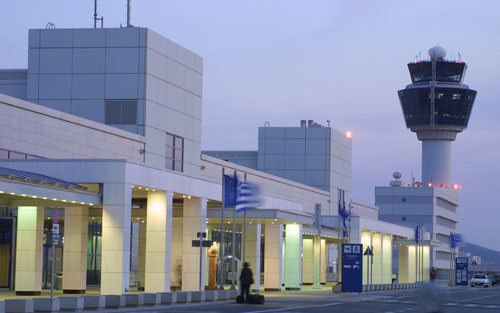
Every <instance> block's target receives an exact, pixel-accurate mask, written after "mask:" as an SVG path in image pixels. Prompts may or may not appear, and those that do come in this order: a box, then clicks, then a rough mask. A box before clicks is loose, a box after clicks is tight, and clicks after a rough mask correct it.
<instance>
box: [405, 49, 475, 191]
mask: <svg viewBox="0 0 500 313" xmlns="http://www.w3.org/2000/svg"><path fill="white" fill-rule="evenodd" d="M429 56H430V60H425V61H417V60H415V61H414V62H412V63H409V64H408V69H409V71H410V76H411V80H412V84H410V85H408V86H406V88H405V89H403V90H399V91H398V95H399V101H400V102H401V108H402V109H403V115H404V118H405V121H406V127H408V128H409V129H410V130H411V131H412V132H415V133H417V138H418V140H420V141H422V183H424V184H425V185H429V184H431V186H433V187H447V186H450V185H451V182H450V163H451V162H450V161H451V142H452V141H454V140H455V138H456V136H457V134H458V133H460V132H462V131H463V130H464V129H465V128H467V124H468V122H469V117H470V113H471V111H472V105H473V103H474V99H475V97H476V93H477V92H476V91H475V90H472V89H469V86H467V85H465V84H463V79H464V75H465V72H466V70H467V65H466V64H465V63H464V62H462V60H455V61H451V60H446V59H445V57H446V50H445V49H444V48H443V47H440V46H436V47H433V48H431V49H429Z"/></svg>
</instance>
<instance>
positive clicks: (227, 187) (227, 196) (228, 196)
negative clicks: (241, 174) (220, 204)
mask: <svg viewBox="0 0 500 313" xmlns="http://www.w3.org/2000/svg"><path fill="white" fill-rule="evenodd" d="M223 187H224V209H225V208H228V207H231V206H235V205H236V201H237V198H238V194H237V193H238V176H237V175H236V174H234V175H233V176H230V175H224V186H223Z"/></svg>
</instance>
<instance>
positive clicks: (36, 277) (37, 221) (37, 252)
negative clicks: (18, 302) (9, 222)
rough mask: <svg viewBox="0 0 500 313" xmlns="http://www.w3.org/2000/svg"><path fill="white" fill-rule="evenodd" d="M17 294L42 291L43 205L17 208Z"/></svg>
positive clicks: (30, 293)
mask: <svg viewBox="0 0 500 313" xmlns="http://www.w3.org/2000/svg"><path fill="white" fill-rule="evenodd" d="M16 240H17V244H16V282H15V283H16V295H30V296H31V295H40V293H41V291H42V261H43V260H42V259H43V207H30V206H20V207H18V208H17V237H16Z"/></svg>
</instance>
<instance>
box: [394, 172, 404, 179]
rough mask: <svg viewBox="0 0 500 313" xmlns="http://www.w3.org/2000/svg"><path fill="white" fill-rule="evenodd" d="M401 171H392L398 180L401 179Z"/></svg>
mask: <svg viewBox="0 0 500 313" xmlns="http://www.w3.org/2000/svg"><path fill="white" fill-rule="evenodd" d="M401 176H402V175H401V173H400V172H394V173H392V177H394V178H395V179H396V180H398V179H400V178H401Z"/></svg>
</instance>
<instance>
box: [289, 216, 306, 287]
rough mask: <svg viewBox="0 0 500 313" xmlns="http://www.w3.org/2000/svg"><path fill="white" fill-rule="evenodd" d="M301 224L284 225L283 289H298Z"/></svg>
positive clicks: (299, 281) (300, 260) (300, 258)
mask: <svg viewBox="0 0 500 313" xmlns="http://www.w3.org/2000/svg"><path fill="white" fill-rule="evenodd" d="M301 256H302V225H300V224H287V225H286V241H285V289H286V290H300V287H301V274H302V257H301Z"/></svg>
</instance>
